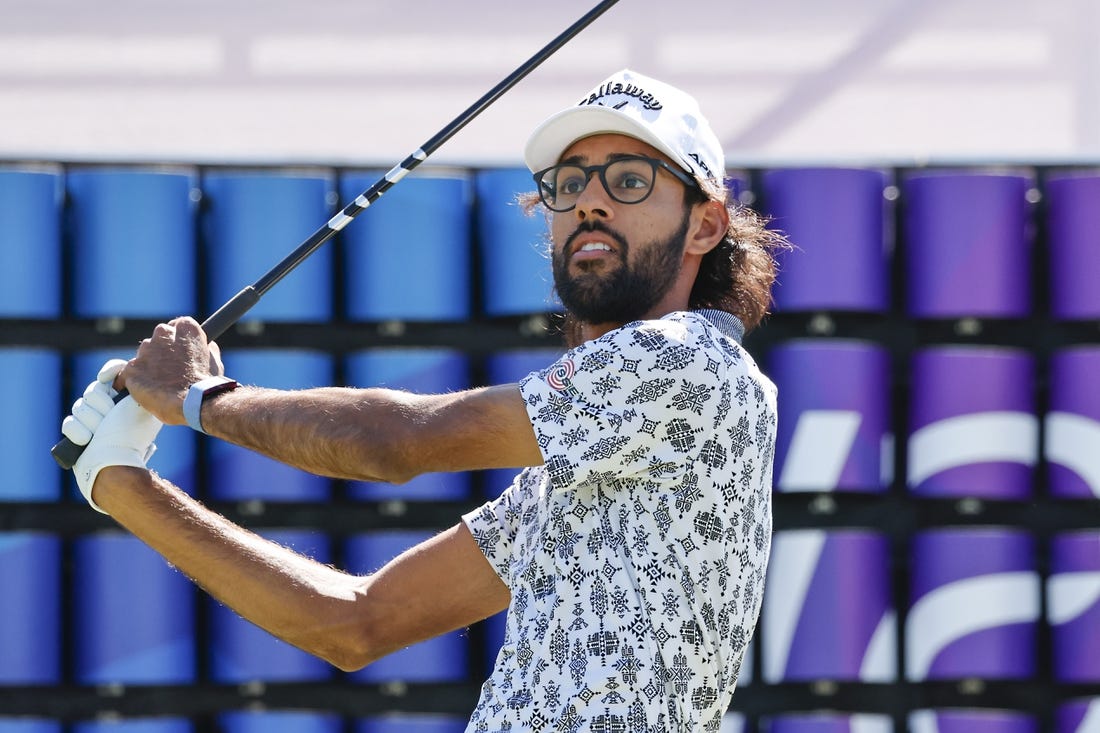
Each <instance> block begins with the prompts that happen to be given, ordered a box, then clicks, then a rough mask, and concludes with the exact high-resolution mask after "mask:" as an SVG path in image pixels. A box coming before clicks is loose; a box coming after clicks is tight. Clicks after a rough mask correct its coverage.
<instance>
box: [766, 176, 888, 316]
mask: <svg viewBox="0 0 1100 733" xmlns="http://www.w3.org/2000/svg"><path fill="white" fill-rule="evenodd" d="M886 183H887V179H886V174H885V173H883V172H882V171H879V170H873V169H869V168H868V169H856V168H790V169H780V170H771V171H767V172H765V173H764V175H763V177H762V193H763V201H762V208H763V210H764V212H765V213H766V214H767V215H768V216H770V217H771V226H773V227H775V228H777V229H779V230H781V231H783V232H785V233H786V235H787V237H788V238H789V239H790V240H791V242H792V243H793V244H794V245H795V249H794V250H792V251H789V252H783V253H781V254H780V255H779V259H780V268H779V272H780V274H779V280H778V281H777V283H776V287H775V308H776V310H778V311H815V310H838V311H873V312H879V311H884V310H885V309H886V308H887V307H889V301H890V286H889V262H888V259H887V256H886V252H887V246H888V245H889V244H890V242H889V241H888V240H887V239H886V237H885V234H886V229H885V227H884V220H885V218H886V217H885V209H886V203H887V202H886V199H885V198H884V197H883V195H882V194H883V189H884V188H885V187H886Z"/></svg>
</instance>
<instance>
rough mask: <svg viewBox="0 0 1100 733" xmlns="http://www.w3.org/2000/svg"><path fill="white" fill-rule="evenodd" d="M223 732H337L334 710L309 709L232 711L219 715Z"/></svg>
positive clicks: (339, 724)
mask: <svg viewBox="0 0 1100 733" xmlns="http://www.w3.org/2000/svg"><path fill="white" fill-rule="evenodd" d="M218 730H220V731H221V732H222V733H340V731H341V730H343V720H342V718H341V717H340V716H339V715H337V714H335V713H321V712H315V711H312V710H234V711H232V712H225V713H221V714H220V715H218Z"/></svg>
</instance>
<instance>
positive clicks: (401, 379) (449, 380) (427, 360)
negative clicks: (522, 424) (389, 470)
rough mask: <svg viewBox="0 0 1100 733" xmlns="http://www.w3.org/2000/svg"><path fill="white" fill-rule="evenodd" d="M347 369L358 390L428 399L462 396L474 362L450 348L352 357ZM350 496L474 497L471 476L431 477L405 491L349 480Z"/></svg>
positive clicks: (418, 480)
mask: <svg viewBox="0 0 1100 733" xmlns="http://www.w3.org/2000/svg"><path fill="white" fill-rule="evenodd" d="M346 364H347V380H348V383H349V384H351V385H354V386H361V387H386V388H389V389H403V390H408V391H410V392H417V393H422V394H442V393H446V392H458V391H461V390H464V389H467V388H468V387H469V386H470V367H469V360H468V359H467V357H466V356H464V355H463V354H461V353H459V352H457V351H451V350H448V349H373V350H371V351H363V352H359V353H355V354H351V355H350V356H348V358H347V361H346ZM347 493H348V496H349V497H351V498H354V499H362V500H368V501H379V500H386V499H394V500H402V501H432V500H438V501H457V500H460V499H465V498H467V497H469V495H470V474H469V473H467V472H453V473H425V474H421V475H420V476H417V477H415V478H413V479H411V480H410V481H407V482H405V483H403V484H401V485H400V486H395V485H393V484H387V483H381V482H376V481H349V482H348V484H347Z"/></svg>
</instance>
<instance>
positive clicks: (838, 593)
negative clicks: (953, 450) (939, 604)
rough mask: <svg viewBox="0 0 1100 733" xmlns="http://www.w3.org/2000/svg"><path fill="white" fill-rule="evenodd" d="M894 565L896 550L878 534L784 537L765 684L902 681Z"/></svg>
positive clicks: (768, 597) (794, 533)
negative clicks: (892, 577)
mask: <svg viewBox="0 0 1100 733" xmlns="http://www.w3.org/2000/svg"><path fill="white" fill-rule="evenodd" d="M889 560H890V547H889V543H888V542H887V540H886V538H885V537H884V536H883V535H881V534H878V533H874V532H867V531H861V530H830V531H827V532H826V531H823V530H816V529H803V530H783V531H779V532H776V533H775V538H774V540H773V541H772V554H771V560H770V561H769V563H768V580H767V588H768V592H767V593H765V594H764V607H763V619H762V626H761V635H762V636H761V641H762V644H763V646H762V652H763V676H764V679H765V681H767V682H769V683H779V682H795V681H807V680H823V679H829V680H846V681H860V682H892V681H894V680H895V679H897V672H896V669H897V667H896V665H897V649H896V629H897V617H896V613H895V611H894V608H893V603H892V600H891V581H890V567H889V564H890V562H889Z"/></svg>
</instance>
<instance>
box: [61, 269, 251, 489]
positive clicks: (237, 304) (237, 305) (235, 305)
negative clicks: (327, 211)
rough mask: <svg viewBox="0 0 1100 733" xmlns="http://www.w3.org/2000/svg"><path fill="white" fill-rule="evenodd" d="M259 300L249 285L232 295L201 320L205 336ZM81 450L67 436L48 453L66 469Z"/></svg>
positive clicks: (120, 395)
mask: <svg viewBox="0 0 1100 733" xmlns="http://www.w3.org/2000/svg"><path fill="white" fill-rule="evenodd" d="M259 301H260V294H259V293H258V292H257V291H256V289H255V288H254V287H252V286H251V285H249V286H248V287H246V288H245V289H244V290H242V291H241V292H239V293H237V294H236V295H234V296H233V298H232V299H231V300H229V302H227V303H226V304H225V305H223V306H222V307H221V308H219V309H218V310H217V311H215V312H214V314H213V315H212V316H210V317H209V318H207V319H206V320H205V321H203V323H202V330H203V332H205V333H206V338H208V339H209V340H211V341H213V340H214V339H216V338H218V337H219V336H221V335H222V334H223V333H225V332H226V331H228V330H229V327H230V326H232V325H233V324H234V323H236V322H237V321H239V320H240V319H241V317H242V316H243V315H244V314H245V313H247V312H248V311H249V309H250V308H252V306H254V305H256V303H258V302H259ZM128 394H130V393H129V392H128V391H127V390H125V389H124V390H122V391H121V392H119V393H118V394H117V395H115V398H114V399H115V404H116V405H117V404H118V403H119V402H121V401H122V400H123V399H124V398H125V397H126V395H128ZM83 452H84V446H82V445H77V444H76V443H74V442H72V441H71V440H69V439H68V438H62V439H61V440H59V441H58V442H57V444H56V445H54V447H53V448H51V449H50V455H52V456H53V459H54V460H55V461H56V462H57V465H59V466H61V468H63V469H65V470H66V471H68V470H69V469H70V468H72V467H73V466H74V465H76V460H77V459H78V458H80V454H81V453H83Z"/></svg>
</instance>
